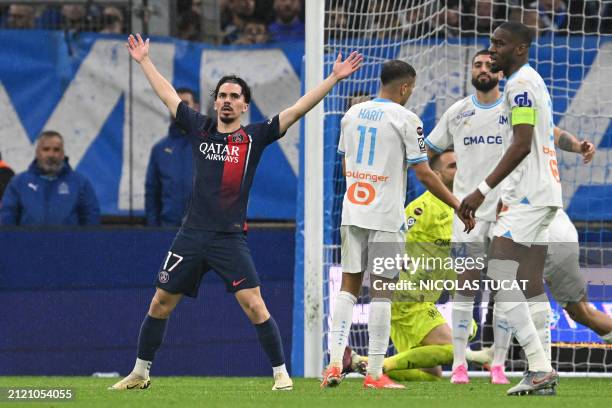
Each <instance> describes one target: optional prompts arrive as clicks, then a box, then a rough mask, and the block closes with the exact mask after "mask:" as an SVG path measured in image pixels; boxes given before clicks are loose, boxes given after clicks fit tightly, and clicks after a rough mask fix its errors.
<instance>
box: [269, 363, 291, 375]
mask: <svg viewBox="0 0 612 408" xmlns="http://www.w3.org/2000/svg"><path fill="white" fill-rule="evenodd" d="M278 373H284V374H286V375H287V376H289V373H288V372H287V367H286V366H285V365H284V364H283V365H279V366H278V367H272V376H275V375H276V374H278Z"/></svg>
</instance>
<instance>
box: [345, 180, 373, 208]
mask: <svg viewBox="0 0 612 408" xmlns="http://www.w3.org/2000/svg"><path fill="white" fill-rule="evenodd" d="M346 196H347V198H348V200H349V201H350V202H351V203H353V204H357V205H369V204H371V203H372V201H374V198H375V197H376V190H375V189H374V187H373V186H372V185H371V184H370V183H365V182H361V181H357V182H355V183H353V184H351V185H350V186H349V188H348V190H346Z"/></svg>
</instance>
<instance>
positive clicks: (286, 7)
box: [268, 0, 305, 41]
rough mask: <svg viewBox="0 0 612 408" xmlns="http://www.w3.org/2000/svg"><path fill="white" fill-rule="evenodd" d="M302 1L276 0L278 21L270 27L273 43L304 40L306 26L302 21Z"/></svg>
mask: <svg viewBox="0 0 612 408" xmlns="http://www.w3.org/2000/svg"><path fill="white" fill-rule="evenodd" d="M301 9H302V5H301V3H300V0H274V13H275V15H276V20H274V22H273V23H272V24H270V25H269V26H268V31H270V35H271V36H272V40H273V41H288V40H303V39H304V32H305V26H304V22H303V21H301V20H300V11H301Z"/></svg>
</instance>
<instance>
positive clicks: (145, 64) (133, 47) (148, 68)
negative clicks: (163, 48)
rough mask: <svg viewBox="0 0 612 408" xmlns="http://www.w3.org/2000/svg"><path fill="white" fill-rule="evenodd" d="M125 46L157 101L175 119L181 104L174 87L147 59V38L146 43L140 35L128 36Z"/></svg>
mask: <svg viewBox="0 0 612 408" xmlns="http://www.w3.org/2000/svg"><path fill="white" fill-rule="evenodd" d="M125 46H126V48H127V49H128V51H129V52H130V55H131V56H132V58H133V59H134V61H136V62H138V63H139V64H140V67H141V68H142V72H144V74H145V76H146V77H147V80H148V81H149V83H150V84H151V87H152V88H153V90H154V91H155V93H156V94H157V96H159V99H161V100H162V102H163V103H164V104H165V105H166V106H167V107H168V109H169V110H170V113H171V114H172V117H173V118H176V109H177V108H178V105H179V103H180V102H181V98H179V96H178V94H177V93H176V90H175V89H174V87H173V86H172V85H171V84H170V82H168V80H166V78H164V77H163V76H162V74H160V73H159V71H158V70H157V68H155V65H153V61H151V59H150V58H149V39H148V38H147V40H146V41H143V40H142V37H141V36H140V34H136V37H134V36H133V35H132V34H130V36H129V37H128V42H127V43H126V44H125Z"/></svg>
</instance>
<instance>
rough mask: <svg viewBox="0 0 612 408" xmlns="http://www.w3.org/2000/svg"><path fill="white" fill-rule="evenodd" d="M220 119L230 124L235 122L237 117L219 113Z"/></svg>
mask: <svg viewBox="0 0 612 408" xmlns="http://www.w3.org/2000/svg"><path fill="white" fill-rule="evenodd" d="M219 120H220V121H221V122H223V123H225V124H226V125H229V124H230V123H232V122H234V121H235V120H236V118H230V117H229V116H222V115H219Z"/></svg>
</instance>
